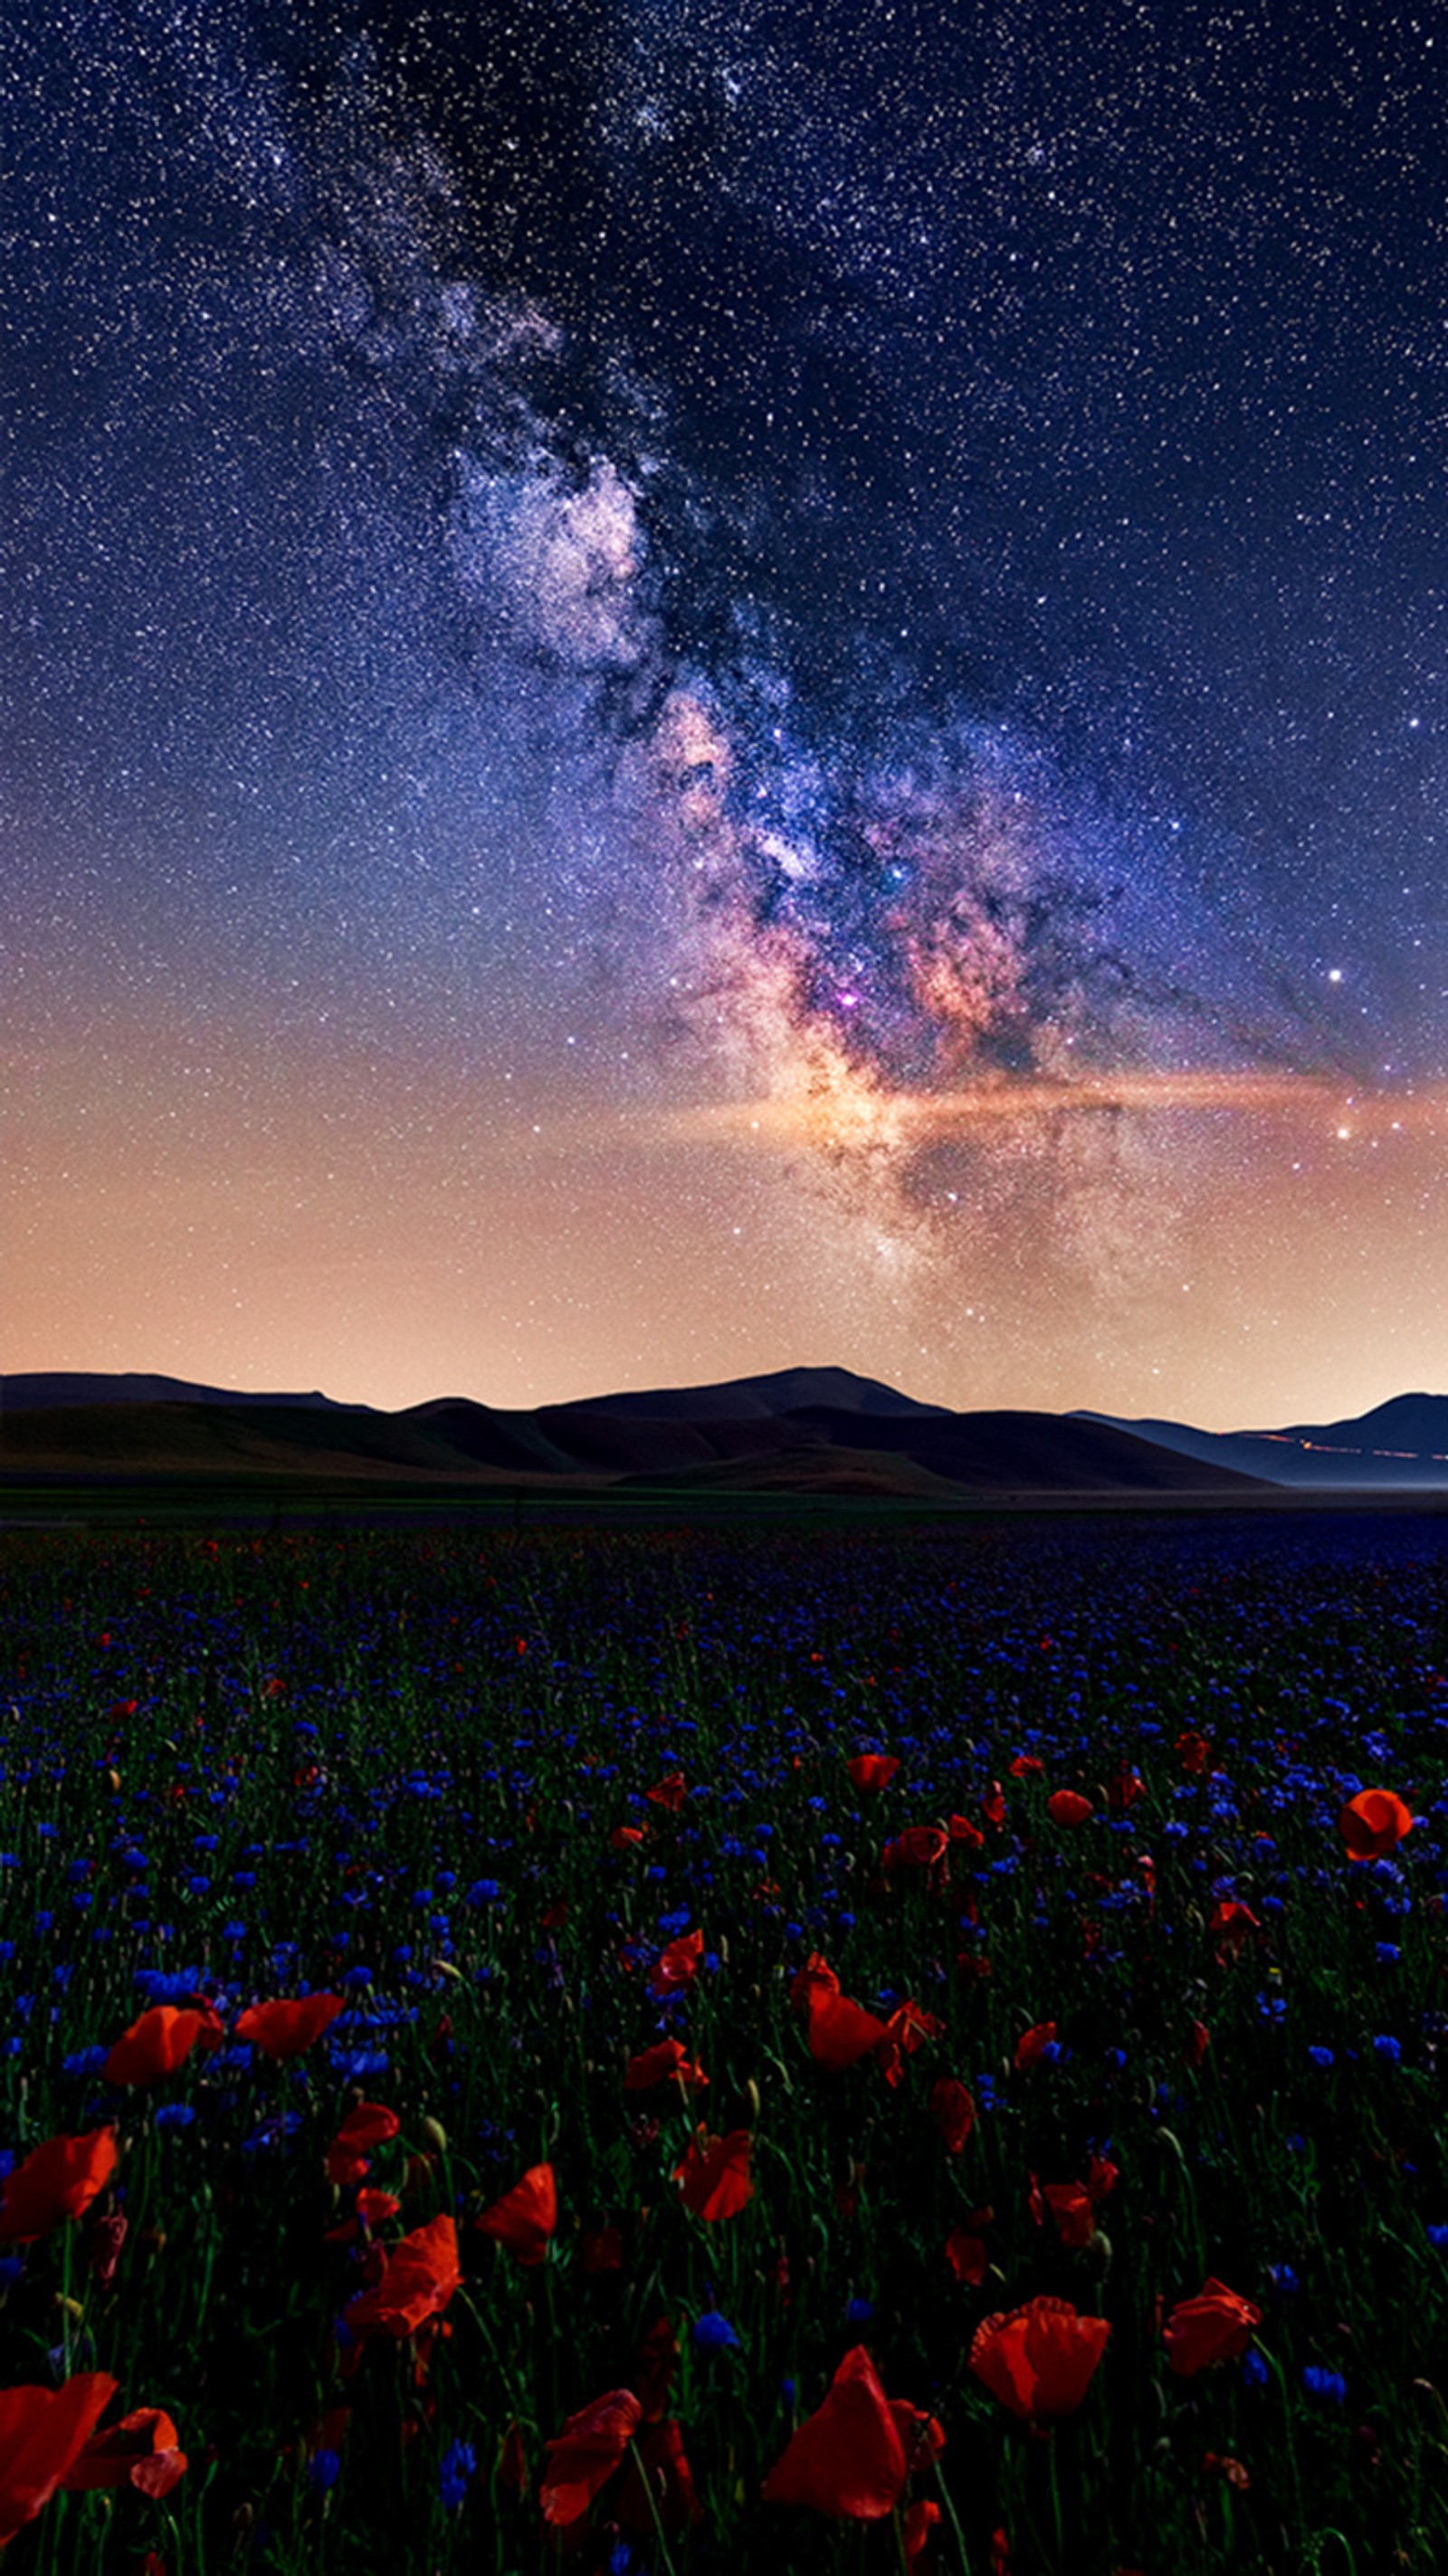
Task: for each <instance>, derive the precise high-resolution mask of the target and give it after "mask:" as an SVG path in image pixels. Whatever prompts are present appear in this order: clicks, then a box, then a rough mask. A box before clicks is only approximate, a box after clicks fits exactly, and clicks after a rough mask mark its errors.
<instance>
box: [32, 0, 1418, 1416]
mask: <svg viewBox="0 0 1448 2576" xmlns="http://www.w3.org/2000/svg"><path fill="white" fill-rule="evenodd" d="M1429 35H1431V30H1428V31H1427V32H1426V33H1425V32H1424V30H1422V29H1419V28H1417V27H1416V26H1415V25H1413V24H1410V22H1409V21H1407V20H1404V21H1402V22H1401V23H1398V22H1386V23H1385V22H1384V21H1383V20H1382V19H1381V18H1380V17H1379V16H1378V15H1377V14H1373V15H1371V16H1369V15H1368V14H1366V13H1364V14H1362V15H1361V16H1358V17H1355V16H1353V15H1352V14H1350V13H1346V12H1344V11H1342V10H1340V9H1333V10H1331V11H1326V10H1325V11H1322V12H1318V11H1315V10H1313V9H1308V10H1301V9H1299V10H1295V11H1292V12H1288V11H1286V10H1285V9H1283V10H1281V11H1276V10H1274V11H1272V12H1269V13H1265V14H1263V15H1261V16H1260V17H1259V19H1258V20H1256V21H1254V23H1253V25H1251V26H1248V25H1247V24H1246V23H1245V22H1243V23H1242V24H1238V23H1237V22H1236V21H1235V20H1231V21H1229V20H1228V19H1227V18H1225V17H1223V16H1222V14H1221V13H1219V12H1218V13H1213V12H1211V11H1209V10H1206V9H1202V10H1194V9H1190V8H1188V9H1185V10H1181V9H1173V10H1172V11H1171V12H1167V11H1165V10H1161V11H1151V10H1148V11H1146V12H1142V11H1139V10H1132V11H1130V12H1127V11H1125V10H1122V11H1119V12H1116V11H1110V10H1108V11H1106V12H1105V13H1103V12H1101V11H1100V10H1099V9H1091V10H1085V9H1078V8H1076V7H1075V6H1073V5H1070V0H1057V5H1054V6H1050V7H1046V8H1040V7H1038V8H1033V9H1029V10H1021V11H1015V10H1010V9H1007V10H1004V11H1002V10H999V9H997V10H994V11H990V12H985V11H982V12H980V13H978V14H977V13H974V12H972V11H970V10H965V11H962V10H960V9H959V8H951V9H945V8H943V7H933V6H925V5H916V6H912V7H898V8H895V9H893V10H889V11H886V10H883V9H877V8H873V7H869V6H850V7H845V6H827V7H825V8H823V9H821V10H818V11H810V12H808V13H802V12H800V11H799V10H798V9H796V8H785V7H782V6H781V7H764V6H745V7H744V8H742V9H728V10H726V9H723V8H720V7H715V6H712V5H707V0H671V5H669V6H667V7H665V6H663V5H659V6H656V7H649V6H645V5H635V6H627V7H625V6H591V7H576V6H574V7H569V8H567V9H561V8H560V9H557V10H554V9H552V8H549V7H544V6H540V5H533V4H532V0H529V5H525V6H523V7H520V8H509V9H506V10H505V9H501V8H500V9H497V10H491V9H488V8H484V7H478V8H471V9H464V8H456V9H454V8H428V7H423V8H420V9H419V8H398V9H396V10H391V9H388V8H385V7H380V6H375V5H360V0H359V5H357V6H354V7H351V8H347V9H340V10H324V9H320V8H318V9H311V8H308V7H300V8H288V9H280V8H269V7H266V6H260V5H253V6H251V7H247V8H237V9H234V10H226V11H222V10H220V9H219V8H216V7H212V6H207V5H201V0H186V4H185V5H182V6H180V7H173V8H165V9H163V8H161V7H159V6H151V5H141V6H139V7H137V8H134V9H128V10H127V11H125V12H118V13H110V14H108V13H104V12H97V11H94V10H90V9H81V8H79V7H75V8H67V7H66V6H64V5H62V6H60V7H58V8H57V9H55V10H53V11H50V12H47V13H46V15H45V18H44V22H43V23H40V22H37V23H36V25H35V26H34V27H32V28H29V29H27V30H25V31H23V32H22V33H21V34H20V35H19V37H18V38H17V41H16V43H15V45H14V46H13V48H12V54H11V59H10V62H9V64H8V67H7V69H6V71H5V74H4V75H3V77H4V81H5V84H6V93H7V106H8V121H9V123H10V124H11V127H12V130H13V131H14V132H15V134H16V135H17V137H18V147H19V148H18V151H17V154H16V160H15V167H14V172H13V175H12V178H11V181H10V183H9V185H10V206H9V213H8V217H7V224H8V239H9V244H10V249H9V259H10V263H11V273H10V276H9V278H8V281H7V290H6V298H5V303H6V324H5V328H6V332H7V351H6V370H5V372H6V382H7V384H9V385H10V386H11V387H12V389H13V391H12V396H11V400H10V404H9V429H10V435H9V446H10V458H11V463H10V469H9V476H8V492H9V500H8V508H7V524H6V527H5V530H4V543H5V549H6V555H7V587H8V594H9V596H10V597H11V598H12V600H13V601H14V602H15V603H16V614H15V615H14V617H13V618H12V620H11V621H10V632H9V636H8V640H7V642H6V644H5V647H4V652H5V692H6V703H7V706H8V707H9V709H10V710H11V713H10V717H9V720H8V725H7V739H8V757H7V763H6V849H7V853H8V856H7V862H6V865H7V882H8V884H9V886H10V889H11V895H10V901H9V905H8V910H9V914H10V922H11V949H12V965H11V974H10V980H11V990H12V995H13V1004H14V1008H13V1016H12V1020H11V1029H10V1036H9V1041H8V1044H9V1050H10V1052H9V1067H10V1091H11V1098H12V1104H13V1113H14V1115H13V1134H14V1138H15V1143H14V1148H13V1151H12V1156H11V1177H12V1182H13V1186H14V1194H15V1206H14V1224H13V1227H12V1228H11V1230H10V1240H11V1243H12V1245H13V1247H14V1250H13V1251H12V1255H11V1258H12V1259H13V1260H14V1261H15V1262H16V1263H17V1269H16V1272H15V1274H14V1279H13V1283H12V1285H11V1286H10V1288H9V1289H8V1291H7V1295H8V1303H9V1311H10V1312H11V1314H12V1315H13V1317H14V1318H15V1328H16V1331H17V1332H18V1334H19V1337H20V1340H19V1343H18V1344H17V1345H16V1346H15V1347H13V1348H12V1349H11V1350H9V1351H8V1352H7V1354H6V1358H7V1364H9V1365H15V1366H22V1365H23V1366H34V1367H39V1366H49V1365H53V1366H61V1365H69V1366H85V1365H92V1366H108V1367H119V1366H136V1367H165V1368H175V1369H176V1370H177V1371H178V1372H180V1373H185V1374H194V1375H198V1376H211V1377H219V1378H226V1377H231V1378H234V1379H235V1380H236V1381H237V1382H241V1383H257V1382H262V1381H264V1380H267V1379H270V1380H271V1381H272V1382H278V1381H279V1380H282V1379H285V1380H288V1381H299V1380H302V1379H305V1380H306V1381H307V1382H309V1383H310V1382H313V1381H315V1380H317V1379H324V1380H326V1381H327V1382H328V1383H329V1384H331V1383H334V1382H336V1381H337V1380H338V1379H339V1378H340V1379H341V1380H342V1381H344V1386H343V1391H347V1392H353V1393H356V1394H358V1395H363V1396H371V1397H372V1398H374V1399H375V1400H378V1401H385V1400H398V1401H400V1400H403V1398H404V1396H407V1397H413V1398H417V1397H421V1396H423V1395H426V1394H428V1393H433V1392H437V1391H440V1389H442V1388H443V1387H445V1386H448V1385H454V1386H458V1387H466V1389H467V1391H470V1392H473V1393H476V1394H479V1395H492V1396H493V1397H494V1398H495V1399H496V1400H499V1401H503V1400H515V1401H525V1400H538V1399H540V1398H542V1397H545V1396H548V1395H559V1394H564V1393H583V1392H589V1391H594V1392H596V1391H599V1389H600V1388H601V1387H603V1386H605V1385H614V1384H623V1383H627V1382H634V1383H638V1382H649V1381H650V1380H653V1381H655V1382H657V1380H658V1378H659V1377H660V1376H661V1375H662V1376H672V1377H674V1378H676V1379H678V1378H682V1377H686V1376H690V1375H692V1376H696V1377H697V1376H699V1375H701V1374H706V1375H722V1374H726V1373H734V1372H742V1371H743V1370H744V1369H746V1368H762V1367H771V1366H783V1365H787V1364H790V1363H792V1362H795V1361H798V1360H801V1359H835V1360H846V1361H848V1362H849V1364H851V1365H854V1366H856V1367H860V1368H862V1369H866V1370H868V1371H871V1372H873V1373H875V1374H879V1375H882V1376H894V1377H895V1378H897V1379H902V1378H903V1379H904V1380H905V1381H906V1382H907V1383H909V1384H911V1385H912V1386H914V1387H915V1388H916V1389H917V1390H918V1391H919V1392H921V1393H925V1394H930V1395H933V1396H935V1397H937V1398H938V1399H940V1400H945V1401H952V1402H957V1403H968V1402H971V1401H982V1402H983V1401H987V1400H991V1401H996V1402H1001V1401H1016V1402H1020V1403H1032V1402H1051V1403H1061V1404H1065V1403H1072V1402H1079V1403H1094V1404H1097V1405H1101V1406H1103V1407H1108V1408H1110V1409H1114V1410H1119V1411H1123V1412H1130V1411H1133V1410H1136V1411H1143V1412H1145V1411H1163V1410H1170V1409H1172V1407H1173V1405H1175V1406H1176V1408H1177V1409H1179V1410H1181V1411H1183V1412H1186V1411H1189V1410H1193V1409H1195V1410H1196V1411H1197V1412H1198V1414H1200V1415H1205V1414H1213V1415H1214V1416H1215V1417H1216V1418H1218V1419H1226V1418H1228V1417H1229V1416H1230V1414H1231V1412H1232V1410H1233V1407H1234V1404H1235V1403H1236V1401H1237V1397H1238V1394H1239V1392H1240V1393H1241V1394H1242V1395H1243V1396H1245V1395H1246V1393H1247V1392H1248V1391H1250V1393H1251V1396H1252V1399H1253V1401H1252V1404H1251V1405H1250V1406H1249V1407H1248V1409H1249V1410H1255V1411H1257V1412H1259V1413H1261V1412H1264V1411H1266V1412H1270V1411H1271V1410H1272V1409H1273V1403H1272V1399H1273V1397H1274V1395H1275V1392H1276V1389H1277V1388H1278V1386H1279V1385H1280V1386H1281V1388H1282V1394H1281V1403H1280V1407H1279V1408H1278V1409H1279V1410H1280V1411H1281V1412H1282V1414H1283V1415H1284V1416H1286V1415H1291V1414H1292V1413H1294V1412H1295V1413H1298V1414H1305V1413H1311V1412H1312V1411H1313V1410H1314V1408H1315V1409H1316V1410H1317V1411H1319V1412H1325V1411H1327V1410H1329V1409H1330V1407H1331V1405H1332V1404H1333V1403H1335V1402H1337V1401H1338V1398H1339V1394H1340V1393H1341V1400H1342V1403H1343V1405H1344V1406H1346V1405H1347V1402H1348V1398H1349V1397H1350V1396H1351V1397H1354V1398H1361V1400H1363V1401H1367V1400H1371V1399H1373V1398H1376V1397H1378V1396H1381V1395H1383V1394H1386V1393H1388V1392H1391V1391H1392V1387H1391V1386H1390V1385H1389V1384H1386V1383H1379V1374H1380V1373H1381V1371H1382V1370H1383V1369H1384V1368H1386V1369H1387V1371H1388V1374H1389V1376H1390V1377H1392V1378H1394V1382H1396V1375H1397V1374H1398V1373H1400V1372H1403V1371H1406V1372H1408V1373H1413V1372H1416V1373H1417V1374H1418V1375H1420V1376H1427V1377H1431V1376H1432V1375H1433V1373H1434V1361H1435V1353H1436V1344H1435V1341H1434V1331H1435V1326H1434V1323H1433V1314H1432V1309H1431V1297H1430V1292H1429V1290H1428V1288H1427V1283H1428V1282H1430V1281H1431V1279H1432V1277H1433V1276H1434V1271H1435V1264H1436V1261H1437V1259H1438V1255H1439V1253H1440V1251H1441V1250H1442V1248H1443V1237H1444V1205H1443V1199H1442V1191H1441V1181H1440V1162H1441V1156H1440V1151H1439V1146H1438V1141H1437V1140H1438V1138H1439V1137H1440V1135H1441V1133H1442V1131H1443V1126H1444V1119H1443V1116H1442V1114H1441V1102H1442V1098H1443V1086H1444V1082H1445V1078H1448V1077H1445V1064H1444V1049H1443V1042H1442V1031H1443V1007H1444V1002H1445V991H1444V988H1443V987H1440V985H1439V984H1438V981H1437V978H1438V975H1439V973H1441V972H1442V961H1443V955H1444V940H1445V928H1448V924H1445V911H1448V901H1445V896H1448V888H1445V877H1444V865H1443V857H1442V850H1441V840H1440V833H1441V825H1440V815H1441V811H1442V801H1443V792H1444V787H1445V783H1448V782H1445V779H1444V758H1443V753H1444V743H1445V740H1448V691H1445V678H1448V658H1445V639H1444V633H1443V619H1444V598H1443V591H1442V587H1441V536H1440V528H1441V511H1442V493H1441V486H1442V474H1443V470H1444V453H1443V430H1442V423H1443V420H1444V418H1445V417H1448V381H1445V374H1448V330H1445V327H1444V325H1445V318H1448V317H1445V311H1444V301H1443V289H1442V285H1441V276H1442V273H1443V260H1442V253H1443V249H1444V243H1443V240H1442V217H1441V213H1440V203H1441V199H1442V187H1441V180H1442V177H1443V171H1442V167H1441V146H1440V144H1439V142H1438V135H1439V132H1440V131H1441V122H1440V120H1441V112H1442V109H1443V107H1444V105H1445V103H1448V102H1445V100H1444V97H1443V87H1444V79H1445V73H1448V47H1443V48H1440V49H1438V50H1439V52H1441V54H1442V56H1443V61H1442V62H1441V63H1440V61H1439V59H1438V53H1435V50H1434V48H1433V46H1432V44H1431V43H1430V42H1429V41H1428V37H1429ZM116 1246H122V1247H124V1252H125V1258H124V1260H123V1261H122V1262H120V1263H119V1265H118V1263H117V1261H116V1259H115V1257H114V1250H115V1247H116ZM1369 1247H1371V1251H1372V1255H1373V1258H1372V1259H1371V1260H1369V1259H1368V1258H1367V1257H1366V1255H1367V1250H1368V1248H1369ZM404 1281H405V1282H407V1283H408V1285H407V1286H406V1288H405V1289H404V1288H403V1287H402V1286H401V1283H402V1282H404ZM400 1300H401V1303H400ZM408 1300H410V1303H411V1320H412V1329H411V1332H410V1334H409V1332H408V1331H407V1330H406V1329H405V1327H404V1321H403V1307H404V1306H405V1305H406V1303H407V1301H408ZM58 1331H59V1332H62V1333H63V1334H64V1335H65V1338H66V1346H65V1348H63V1349H62V1348H60V1347H58V1346H55V1335H56V1333H57V1332H58ZM158 1334H159V1335H160V1336H162V1337H163V1339H164V1342H165V1347H161V1346H160V1345H159V1343H158V1341H157V1338H156V1337H157V1335H158ZM1437 1374H1438V1375H1439V1376H1440V1377H1441V1375H1442V1367H1441V1365H1439V1366H1438V1369H1437ZM1345 1380H1350V1383H1347V1384H1346V1385H1345Z"/></svg>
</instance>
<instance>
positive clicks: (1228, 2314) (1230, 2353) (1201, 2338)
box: [1161, 2280, 1262, 2379]
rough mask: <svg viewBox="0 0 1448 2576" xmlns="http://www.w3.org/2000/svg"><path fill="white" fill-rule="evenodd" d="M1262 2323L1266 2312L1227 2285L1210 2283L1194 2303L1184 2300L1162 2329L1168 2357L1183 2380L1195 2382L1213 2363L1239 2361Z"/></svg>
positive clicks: (1176, 2307)
mask: <svg viewBox="0 0 1448 2576" xmlns="http://www.w3.org/2000/svg"><path fill="white" fill-rule="evenodd" d="M1261 2322H1262V2311H1261V2309H1260V2308H1257V2307H1254V2306H1253V2304H1252V2302H1251V2300H1250V2299H1242V2298H1239V2297H1238V2295H1237V2293H1236V2291H1235V2290H1229V2289H1228V2288H1227V2286H1226V2283H1225V2282H1224V2281H1216V2280H1210V2281H1208V2282H1207V2284H1206V2287H1205V2289H1202V2290H1199V2291H1198V2292H1197V2295H1196V2297H1195V2298H1194V2299H1181V2300H1179V2301H1178V2303H1177V2305H1176V2306H1175V2307H1174V2308H1173V2309H1172V2312H1171V2314H1170V2316H1169V2317H1168V2318H1167V2321H1166V2323H1165V2325H1164V2326H1163V2328H1162V2336H1161V2339H1162V2342H1163V2343H1164V2344H1165V2345H1166V2357H1167V2360H1168V2362H1169V2363H1170V2364H1171V2367H1172V2369H1173V2370H1174V2371H1175V2372H1176V2374H1177V2376H1178V2378H1179V2379H1195V2377H1196V2375H1197V2372H1198V2371H1199V2370H1206V2369H1208V2368H1209V2367H1210V2366H1211V2364H1212V2363H1213V2362H1217V2361H1239V2360H1240V2359H1241V2356H1242V2354H1243V2353H1244V2352H1245V2351H1246V2349H1247V2346H1248V2344H1249V2343H1250V2342H1251V2339H1252V2329H1253V2327H1254V2326H1259V2325H1260V2324H1261Z"/></svg>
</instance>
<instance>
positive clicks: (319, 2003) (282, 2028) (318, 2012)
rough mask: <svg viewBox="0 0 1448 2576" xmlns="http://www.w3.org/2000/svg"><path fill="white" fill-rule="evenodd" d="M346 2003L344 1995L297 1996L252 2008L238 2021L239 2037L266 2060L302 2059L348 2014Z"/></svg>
mask: <svg viewBox="0 0 1448 2576" xmlns="http://www.w3.org/2000/svg"><path fill="white" fill-rule="evenodd" d="M346 2000H347V1999H346V1996H345V1995H298V1996H296V1997H290V1996H279V1997H278V1998H277V2000H276V2001H275V2002H274V2003H267V2004H250V2005H248V2007H247V2009H246V2011H245V2012H244V2013H241V2014H239V2015H238V2017H237V2023H236V2036H237V2038H238V2039H249V2040H250V2041H251V2043H252V2046H253V2047H254V2048H259V2049H260V2050H261V2053H262V2055H263V2057H300V2056H301V2055H302V2052H303V2050H304V2049H308V2048H310V2047H311V2045H312V2043H313V2041H314V2040H318V2039H320V2038H321V2036H322V2033H323V2031H324V2030H325V2029H326V2027H327V2024H328V2023H329V2022H333V2021H335V2020H336V2018H337V2015H338V2013H339V2012H342V2011H343V2010H345V2007H346Z"/></svg>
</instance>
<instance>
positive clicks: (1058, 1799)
mask: <svg viewBox="0 0 1448 2576" xmlns="http://www.w3.org/2000/svg"><path fill="white" fill-rule="evenodd" d="M1046 1813H1047V1815H1048V1816H1049V1817H1050V1819H1051V1822H1052V1823H1053V1824H1056V1825H1084V1824H1085V1822H1086V1819H1087V1817H1088V1816H1094V1815H1095V1813H1096V1810H1095V1808H1094V1807H1093V1806H1092V1804H1091V1801H1090V1799H1089V1798H1083V1797H1082V1795H1081V1792H1080V1790H1079V1789H1055V1790H1053V1791H1052V1793H1051V1795H1050V1797H1049V1798H1048V1799H1047V1800H1046Z"/></svg>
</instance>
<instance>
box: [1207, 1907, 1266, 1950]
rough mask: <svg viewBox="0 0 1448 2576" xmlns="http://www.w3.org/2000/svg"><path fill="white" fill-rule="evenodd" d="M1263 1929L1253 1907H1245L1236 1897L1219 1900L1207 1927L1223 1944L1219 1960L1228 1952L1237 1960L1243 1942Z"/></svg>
mask: <svg viewBox="0 0 1448 2576" xmlns="http://www.w3.org/2000/svg"><path fill="white" fill-rule="evenodd" d="M1261 1929H1262V1926H1261V1924H1260V1923H1259V1921H1258V1919H1257V1917H1256V1915H1255V1914H1254V1913H1253V1911H1252V1908H1251V1906H1250V1905H1243V1904H1242V1903H1241V1901H1240V1900H1239V1899H1238V1898H1237V1897H1235V1896H1222V1897H1219V1898H1218V1900H1217V1903H1216V1905H1215V1907H1214V1909H1213V1912H1212V1916H1211V1920H1210V1922H1209V1923H1208V1925H1207V1930H1208V1931H1209V1932H1210V1933H1212V1934H1213V1936H1214V1937H1215V1939H1216V1940H1217V1941H1219V1942H1220V1943H1221V1949H1220V1951H1219V1953H1218V1956H1219V1958H1225V1957H1226V1954H1227V1952H1228V1950H1230V1951H1231V1953H1232V1955H1233V1957H1234V1958H1235V1956H1236V1954H1237V1952H1238V1951H1239V1950H1240V1949H1241V1947H1242V1944H1243V1942H1244V1941H1246V1940H1248V1939H1250V1937H1251V1935H1252V1934H1253V1933H1254V1932H1260V1931H1261Z"/></svg>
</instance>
